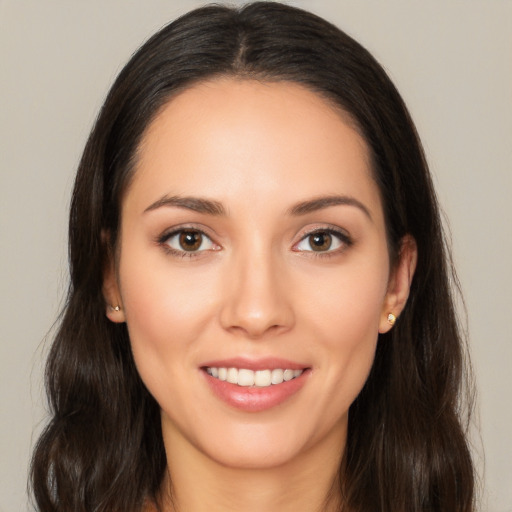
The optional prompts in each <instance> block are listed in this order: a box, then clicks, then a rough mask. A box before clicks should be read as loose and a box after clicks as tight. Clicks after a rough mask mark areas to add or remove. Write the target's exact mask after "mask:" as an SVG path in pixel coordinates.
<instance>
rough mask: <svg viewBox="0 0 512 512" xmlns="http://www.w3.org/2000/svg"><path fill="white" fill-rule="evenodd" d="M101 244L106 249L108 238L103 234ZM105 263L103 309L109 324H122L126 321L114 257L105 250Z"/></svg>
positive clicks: (109, 251) (110, 252)
mask: <svg viewBox="0 0 512 512" xmlns="http://www.w3.org/2000/svg"><path fill="white" fill-rule="evenodd" d="M102 238H103V243H105V244H106V246H107V247H108V246H109V245H110V244H109V242H108V239H109V236H108V235H107V234H103V236H102ZM107 254H108V257H107V261H106V262H105V265H104V268H103V288H102V291H103V297H104V299H105V308H106V312H105V313H106V315H107V318H108V319H109V320H110V321H111V322H115V323H122V322H125V321H126V318H125V314H124V309H123V304H122V301H121V293H120V291H119V283H118V282H117V273H116V265H115V257H114V255H113V254H112V251H111V250H107Z"/></svg>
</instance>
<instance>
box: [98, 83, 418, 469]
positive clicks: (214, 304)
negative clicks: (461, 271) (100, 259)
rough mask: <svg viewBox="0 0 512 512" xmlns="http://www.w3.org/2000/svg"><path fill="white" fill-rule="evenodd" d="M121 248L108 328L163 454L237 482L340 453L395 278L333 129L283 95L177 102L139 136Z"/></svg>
mask: <svg viewBox="0 0 512 512" xmlns="http://www.w3.org/2000/svg"><path fill="white" fill-rule="evenodd" d="M119 243H120V247H119V252H118V254H119V257H118V261H117V268H116V269H115V271H113V270H112V271H111V272H110V273H107V276H106V279H105V294H106V297H107V299H108V300H109V301H110V303H114V304H116V303H120V304H121V308H122V309H121V311H119V312H116V311H112V310H109V312H108V316H109V318H110V319H111V320H113V321H116V322H121V321H126V323H127V326H128V330H129V335H130V340H131V344H132V349H133V355H134V358H135V362H136V364H137V368H138V371H139V372H140V375H141V377H142V380H143V381H144V383H145V385H146V386H147V388H148V390H149V391H150V392H151V394H152V395H153V396H154V397H155V399H156V400H157V402H158V403H159V405H160V407H161V413H162V427H163V434H164V441H165V443H166V448H170V449H172V450H175V451H179V450H181V451H183V450H185V451H186V450H189V451H192V452H194V453H199V454H201V456H206V457H208V458H209V459H213V460H214V461H217V462H220V463H222V464H223V465H227V466H236V467H269V466H276V465H280V464H283V463H285V462H287V461H291V460H294V459H296V458H297V457H300V456H301V455H302V454H305V453H306V452H312V451H314V450H315V448H317V447H320V446H323V447H324V448H325V447H329V449H332V448H334V449H335V450H334V453H339V452H340V448H341V449H342V448H343V443H344V439H345V435H346V430H347V418H348V410H349V406H350V404H351V403H352V402H353V401H354V399H355V398H356V396H357V394H358V393H359V391H360V390H361V388H362V386H363V384H364V382H365V380H366V378H367V376H368V373H369V371H370V368H371V366H372V362H373V358H374V354H375V348H376V343H377V337H378V333H379V331H380V332H384V331H386V330H387V329H389V328H390V325H389V324H388V322H387V315H388V313H389V312H393V313H395V314H398V313H399V310H400V309H401V307H402V305H403V304H402V302H404V301H405V298H403V301H402V302H401V297H402V295H405V297H406V290H405V288H408V279H409V278H408V277H407V278H403V279H402V278H400V275H402V274H403V275H405V274H407V275H409V274H408V271H407V272H405V273H404V272H402V273H401V274H400V272H398V273H397V272H390V262H389V257H388V248H387V244H386V233H385V225H384V218H383V211H382V205H381V201H380V197H379V191H378V188H377V186H376V184H375V182H374V180H373V179H372V173H371V170H370V165H369V157H368V150H367V147H366V144H365V142H364V140H363V139H362V138H361V136H360V135H359V134H358V132H357V131H356V130H355V129H354V128H353V127H352V126H351V124H350V123H349V122H347V117H346V116H344V115H343V114H342V113H341V112H339V111H337V110H335V109H334V108H333V107H332V105H330V104H329V103H328V102H327V101H326V100H324V99H322V98H321V97H319V96H318V95H316V94H314V93H312V92H310V91H309V90H306V89H304V88H302V87H301V86H299V85H295V84H291V83H261V82H256V81H248V80H246V81H243V80H235V79H219V80H215V81H209V82H206V83H203V84H200V85H196V86H194V87H191V88H190V89H188V90H186V91H185V92H183V93H181V94H179V95H178V96H177V97H175V98H174V99H172V100H171V101H170V102H169V103H168V104H167V105H166V107H165V108H164V109H163V110H162V111H161V113H160V114H159V115H158V117H157V118H156V119H155V120H154V122H153V123H152V124H151V125H150V127H149V129H148V130H147V132H146V134H145V136H144V138H143V141H142V144H141V146H140V150H139V159H138V163H137V165H136V171H135V176H134V180H133V181H132V183H131V185H130V187H129V189H128V191H127V193H126V195H125V198H124V201H123V205H122V225H121V234H120V241H119ZM116 273H117V278H116V277H114V276H115V275H116ZM397 275H398V278H397V277H396V276H397ZM402 288H403V289H404V290H403V293H402ZM212 374H213V375H212ZM225 379H227V380H225ZM289 379H291V380H289Z"/></svg>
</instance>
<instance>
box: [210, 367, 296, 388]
mask: <svg viewBox="0 0 512 512" xmlns="http://www.w3.org/2000/svg"><path fill="white" fill-rule="evenodd" d="M205 371H206V373H207V374H208V375H210V376H211V377H213V378H215V379H218V380H221V381H226V382H229V383H230V384H236V385H238V386H242V387H258V388H266V387H269V386H276V385H278V384H282V383H283V382H288V381H290V380H292V379H295V378H297V377H300V376H301V375H302V373H303V372H304V370H303V369H302V370H291V369H289V368H284V369H281V368H275V369H273V370H256V371H254V370H248V369H246V368H224V367H220V368H217V367H214V366H207V367H206V368H205Z"/></svg>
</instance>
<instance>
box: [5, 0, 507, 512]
mask: <svg viewBox="0 0 512 512" xmlns="http://www.w3.org/2000/svg"><path fill="white" fill-rule="evenodd" d="M202 3H203V2H198V1H194V0H189V1H186V0H180V1H171V0H165V1H164V0H145V1H143V0H138V1H130V0H123V1H121V0H88V1H87V2H85V1H82V2H80V1H78V0H61V1H56V0H55V1H53V0H3V1H2V0H0V97H1V110H0V112H1V115H0V199H1V202H0V283H1V295H0V300H1V307H0V315H1V317H0V411H1V421H0V511H1V512H11V511H23V510H27V509H28V507H29V506H28V502H27V494H26V488H25V482H26V471H27V464H28V459H29V453H30V447H31V444H32V443H33V441H34V438H35V436H36V433H37V432H39V431H40V429H41V426H42V419H43V417H44V407H43V403H44V398H43V393H42V389H41V388H42V386H41V369H42V359H43V357H44V354H45V351H46V349H47V345H48V343H47V342H46V344H45V343H44V341H43V338H44V336H45V333H46V332H47V331H48V330H49V329H50V327H51V325H52V323H53V322H54V320H55V318H56V315H57V313H58V311H59V308H60V306H61V304H62V300H63V294H64V290H65V287H66V282H67V269H66V222H67V219H66V217H67V208H68V201H69V193H70V188H71V185H72V180H73V175H74V170H75V168H76V165H77V162H78V159H79V156H80V153H81V150H82V148H83V145H84V143H85V138H86V137H87V135H88V132H89V130H90V128H91V125H92V123H93V120H94V118H95V115H96V112H97V110H98V108H99V107H100V105H101V102H102V99H103V97H104V95H105V94H106V92H107V90H108V87H109V85H110V84H111V82H112V80H113V79H114V77H115V75H116V73H117V72H118V71H119V70H120V68H121V67H122V65H123V63H125V62H126V60H127V59H128V58H129V56H130V54H131V53H132V52H133V51H134V50H135V49H136V48H137V47H138V46H139V44H140V43H141V42H142V41H143V40H144V39H145V38H147V37H148V36H149V35H150V34H151V33H153V32H154V31H155V30H157V29H158V28H160V27H161V26H162V25H163V24H165V23H166V22H167V21H169V20H171V19H173V18H174V17H176V16H177V15H178V14H181V13H183V12H184V11H186V10H188V9H190V8H192V7H195V6H198V5H200V4H202ZM289 3H292V4H294V5H298V6H301V7H304V8H307V9H309V10H312V11H314V12H316V13H318V14H320V15H322V16H324V17H326V18H327V19H329V20H331V21H332V22H334V23H336V24H337V25H338V26H340V27H341V28H343V29H344V30H346V31H347V32H348V33H349V34H351V35H353V36H355V37H356V38H357V39H358V40H360V42H362V43H363V44H364V45H365V46H367V47H368V49H369V50H370V51H372V52H373V53H374V54H375V56H376V57H377V58H378V59H379V60H380V61H381V63H382V64H383V65H384V66H385V67H386V69H387V70H388V71H389V73H390V75H391V77H392V78H393V79H394V81H395V83H396V85H397V86H398V88H399V90H400V91H401V92H402V94H403V96H404V99H405V100H406V102H407V103H408V105H409V107H410V110H411V112H412V115H413V117H414V119H415V121H416V123H417V126H418V129H419V132H420V135H421V137H422V139H423V141H424V144H425V148H426V151H427V156H428V159H429V162H430V164H431V168H432V172H433V174H434V179H435V182H436V184H437V187H438V193H439V197H440V200H441V203H442V205H443V208H444V210H445V212H446V215H447V218H448V219H449V224H450V229H451V232H452V239H453V240H452V244H453V250H454V256H455V262H456V264H457V266H458V270H459V274H460V279H461V282H462V287H463V291H464V295H465V299H466V305H467V310H468V313H469V331H470V342H471V350H472V356H473V362H474V367H475V375H476V379H477V384H478V389H479V411H480V413H479V420H478V422H477V426H476V429H475V433H474V436H473V439H474V446H475V457H476V460H477V463H478V468H479V471H480V475H481V478H482V487H484V489H485V491H484V492H483V496H482V501H481V507H480V508H481V510H488V511H491V512H505V511H512V485H511V484H512V435H511V432H512V402H511V398H510V395H511V391H512V385H511V384H512V376H511V371H510V368H511V361H512V334H511V329H510V327H509V323H510V318H511V316H512V299H511V293H512V292H511V290H512V270H511V267H512V265H511V262H512V215H511V213H512V208H511V202H512V198H511V193H512V172H511V164H512V2H511V1H508V0H501V1H500V0H462V1H456V0H428V1H419V0H418V1H416V0H401V1H397V0H386V1H385V2H383V1H379V0H374V1H372V0H366V1H365V0H353V1H349V0H340V1H335V0H318V1H313V0H302V1H295V2H289ZM484 452H485V460H484V456H483V453H484ZM484 482H485V485H484Z"/></svg>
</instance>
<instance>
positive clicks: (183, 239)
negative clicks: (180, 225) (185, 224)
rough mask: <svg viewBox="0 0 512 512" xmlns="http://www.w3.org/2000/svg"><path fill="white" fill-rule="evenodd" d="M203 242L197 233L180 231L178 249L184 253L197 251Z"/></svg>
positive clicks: (201, 236) (200, 234)
mask: <svg viewBox="0 0 512 512" xmlns="http://www.w3.org/2000/svg"><path fill="white" fill-rule="evenodd" d="M202 242H203V235H202V233H200V232H199V231H182V232H181V233H180V236H179V243H180V248H181V249H183V250H184V251H197V250H198V249H199V247H201V244H202Z"/></svg>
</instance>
